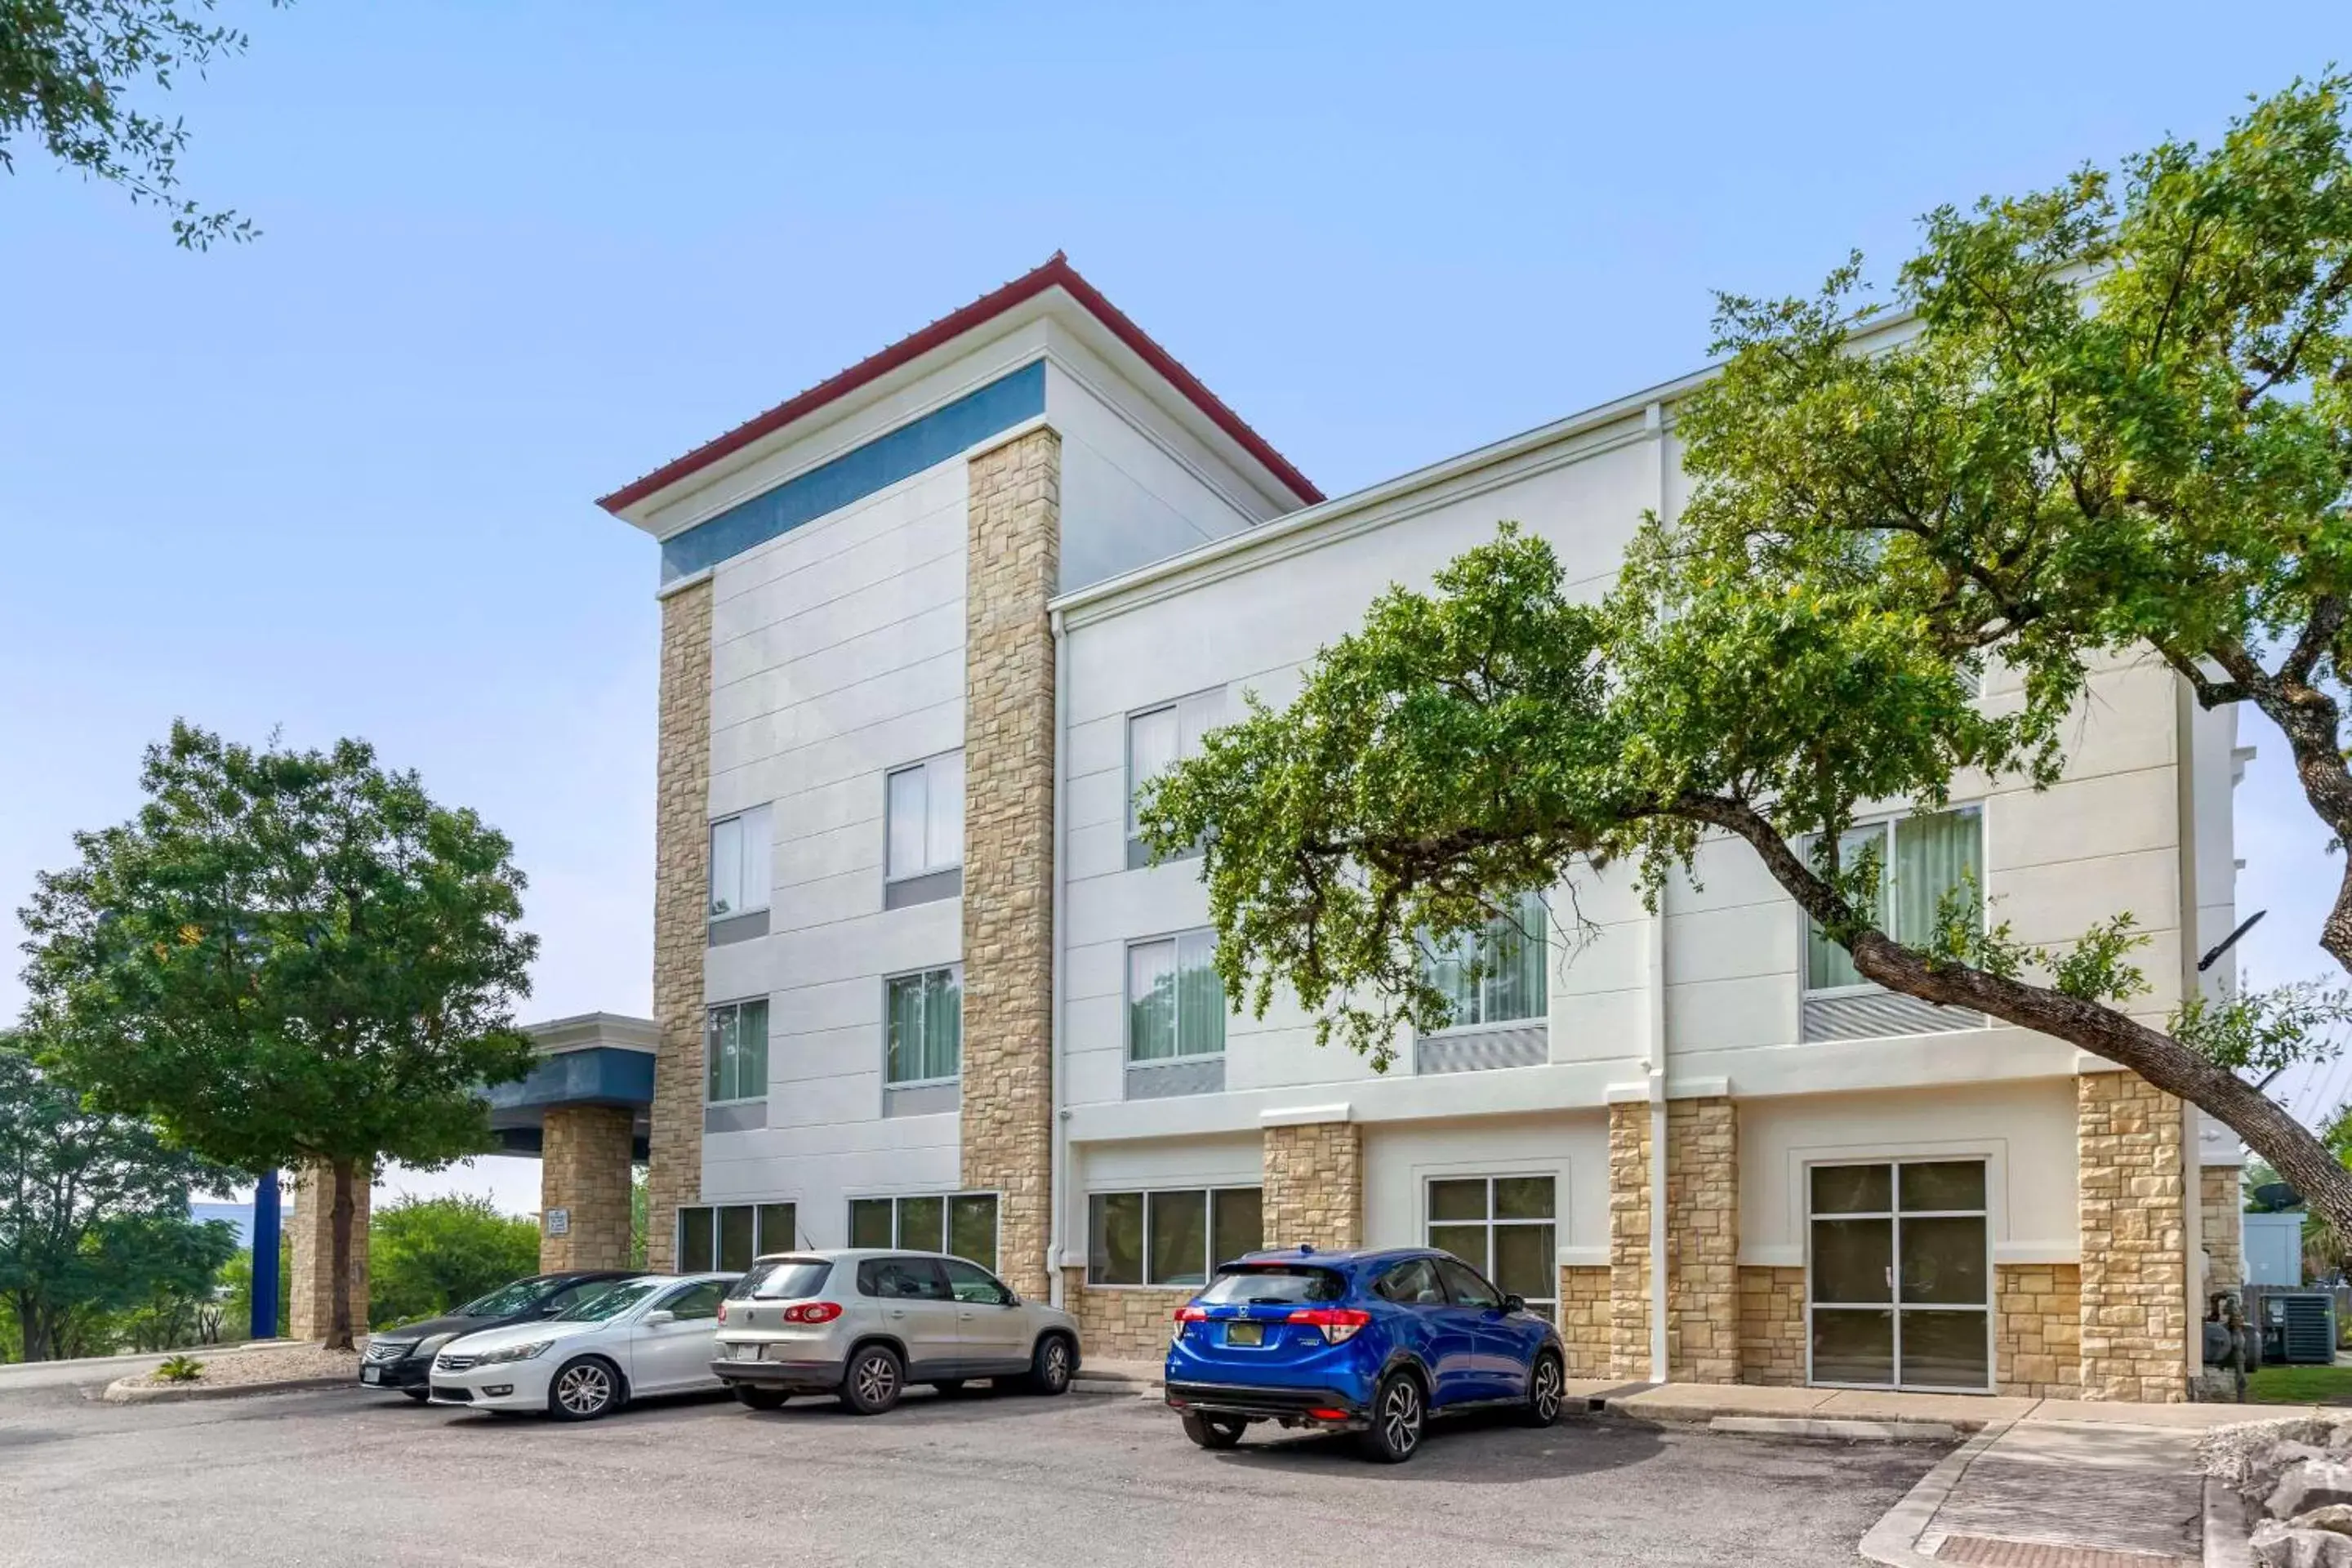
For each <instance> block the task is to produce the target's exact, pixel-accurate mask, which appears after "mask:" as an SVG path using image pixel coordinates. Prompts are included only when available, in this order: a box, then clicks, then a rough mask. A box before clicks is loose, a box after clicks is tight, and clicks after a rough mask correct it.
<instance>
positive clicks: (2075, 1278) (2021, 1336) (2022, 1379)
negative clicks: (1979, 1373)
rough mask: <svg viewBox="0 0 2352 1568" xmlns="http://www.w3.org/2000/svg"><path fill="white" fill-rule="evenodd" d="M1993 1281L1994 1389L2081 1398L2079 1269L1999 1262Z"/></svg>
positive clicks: (2030, 1395)
mask: <svg viewBox="0 0 2352 1568" xmlns="http://www.w3.org/2000/svg"><path fill="white" fill-rule="evenodd" d="M1992 1279H1993V1294H1992V1300H1993V1379H1994V1387H1995V1388H1997V1389H1998V1390H1999V1391H2000V1393H2002V1394H2017V1395H2021V1396H2022V1397H2026V1398H2031V1399H2079V1398H2081V1397H2082V1396H2083V1270H2082V1269H2081V1268H2080V1267H2079V1266H2077V1265H2075V1264H2072V1263H2000V1264H1995V1265H1994V1266H1993V1271H1992Z"/></svg>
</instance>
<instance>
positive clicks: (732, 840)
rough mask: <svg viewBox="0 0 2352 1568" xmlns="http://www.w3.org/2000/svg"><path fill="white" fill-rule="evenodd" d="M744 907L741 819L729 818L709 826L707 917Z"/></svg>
mask: <svg viewBox="0 0 2352 1568" xmlns="http://www.w3.org/2000/svg"><path fill="white" fill-rule="evenodd" d="M742 908H743V822H742V819H741V818H740V817H730V818H729V819H728V820H727V821H725V822H716V823H713V824H711V826H710V918H711V919H713V920H718V919H719V918H720V917H722V916H726V915H731V914H736V913H740V911H741V910H742Z"/></svg>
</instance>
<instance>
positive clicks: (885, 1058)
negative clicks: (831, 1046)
mask: <svg viewBox="0 0 2352 1568" xmlns="http://www.w3.org/2000/svg"><path fill="white" fill-rule="evenodd" d="M934 974H945V975H949V976H950V977H952V978H953V979H954V981H955V988H956V1014H957V1017H956V1070H955V1071H954V1073H952V1074H951V1075H950V1076H949V1077H946V1078H909V1079H894V1078H892V1077H891V1076H890V987H892V986H893V985H896V984H898V983H899V982H900V981H902V980H917V981H921V980H928V979H929V978H930V977H931V976H932V975H934ZM928 994H929V993H928V992H927V993H926V996H927V997H928ZM924 1005H926V1006H929V1002H928V1000H927V1001H926V1002H925V1004H924ZM962 1013H963V965H962V964H961V963H932V964H927V965H925V966H924V967H923V968H921V969H908V970H902V971H900V972H899V973H896V974H886V975H884V976H883V977H882V1087H883V1088H884V1089H928V1088H930V1087H932V1086H933V1085H936V1084H943V1083H961V1082H962V1081H963V1017H962ZM914 1195H915V1196H917V1197H928V1196H929V1194H927V1193H917V1194H914Z"/></svg>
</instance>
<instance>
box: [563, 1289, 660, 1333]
mask: <svg viewBox="0 0 2352 1568" xmlns="http://www.w3.org/2000/svg"><path fill="white" fill-rule="evenodd" d="M661 1288H662V1281H661V1280H658V1279H632V1280H630V1281H629V1282H628V1283H626V1284H625V1285H615V1286H614V1287H613V1288H612V1289H610V1290H600V1291H598V1292H597V1293H596V1294H595V1295H593V1296H591V1297H589V1298H588V1299H587V1300H584V1301H574V1302H573V1303H572V1305H571V1306H569V1307H566V1308H565V1309H564V1310H562V1311H561V1312H558V1313H556V1314H555V1318H554V1320H553V1321H556V1322H559V1323H606V1322H610V1321H613V1320H614V1318H617V1317H619V1316H620V1315H621V1314H622V1313H624V1312H625V1311H627V1310H629V1309H630V1308H632V1307H634V1306H635V1305H636V1304H637V1303H638V1302H640V1301H642V1300H645V1299H646V1297H648V1296H650V1295H652V1294H653V1293H654V1292H655V1291H656V1290H658V1289H661Z"/></svg>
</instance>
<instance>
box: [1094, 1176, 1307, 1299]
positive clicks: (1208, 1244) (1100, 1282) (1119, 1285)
mask: <svg viewBox="0 0 2352 1568" xmlns="http://www.w3.org/2000/svg"><path fill="white" fill-rule="evenodd" d="M1171 1193H1199V1194H1201V1198H1202V1203H1203V1204H1204V1205H1206V1217H1207V1222H1208V1223H1207V1224H1206V1226H1204V1227H1203V1229H1204V1232H1205V1235H1204V1238H1203V1240H1202V1252H1204V1253H1205V1254H1206V1255H1207V1259H1206V1261H1205V1262H1204V1263H1203V1264H1202V1275H1201V1283H1200V1284H1198V1285H1164V1284H1154V1283H1153V1282H1152V1280H1151V1277H1150V1276H1151V1199H1152V1197H1153V1195H1154V1194H1171ZM1219 1193H1255V1194H1257V1196H1258V1210H1257V1212H1258V1245H1257V1247H1255V1249H1254V1250H1256V1251H1260V1252H1263V1251H1264V1250H1265V1245H1266V1242H1265V1183H1264V1182H1262V1181H1260V1182H1208V1183H1203V1184H1200V1185H1197V1186H1196V1185H1194V1184H1192V1183H1190V1182H1178V1183H1175V1184H1171V1185H1169V1186H1164V1187H1106V1188H1104V1189H1102V1190H1101V1191H1099V1192H1089V1193H1087V1195H1086V1197H1087V1208H1086V1215H1087V1217H1086V1242H1085V1247H1086V1276H1087V1289H1089V1290H1200V1289H1206V1288H1207V1286H1208V1283H1209V1281H1210V1280H1212V1279H1215V1278H1216V1277H1217V1265H1218V1263H1219V1262H1221V1261H1223V1260H1222V1259H1220V1258H1218V1257H1217V1194H1219ZM1126 1197H1139V1198H1141V1199H1142V1200H1143V1243H1142V1246H1143V1251H1142V1263H1143V1269H1142V1272H1143V1276H1144V1278H1142V1279H1136V1280H1129V1281H1121V1282H1114V1281H1111V1280H1106V1279H1096V1278H1095V1264H1094V1247H1095V1200H1096V1199H1097V1198H1126Z"/></svg>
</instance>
